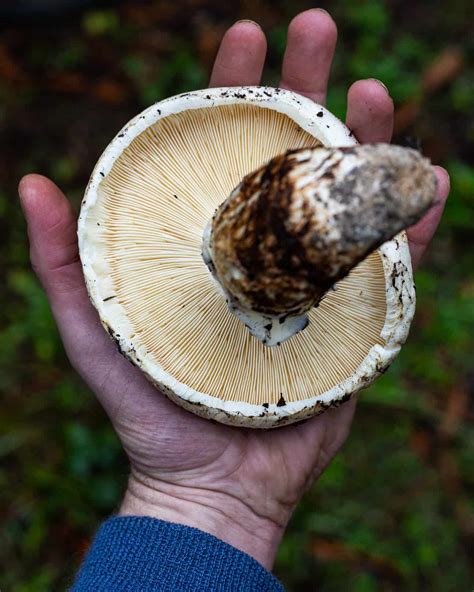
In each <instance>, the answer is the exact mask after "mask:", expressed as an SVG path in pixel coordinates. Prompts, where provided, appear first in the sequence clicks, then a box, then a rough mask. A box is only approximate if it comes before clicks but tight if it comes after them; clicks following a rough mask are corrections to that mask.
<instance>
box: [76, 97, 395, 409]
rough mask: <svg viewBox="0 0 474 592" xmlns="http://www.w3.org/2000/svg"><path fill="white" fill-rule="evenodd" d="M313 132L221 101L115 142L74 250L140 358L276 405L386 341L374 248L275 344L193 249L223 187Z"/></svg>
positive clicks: (321, 385) (345, 370) (208, 388)
mask: <svg viewBox="0 0 474 592" xmlns="http://www.w3.org/2000/svg"><path fill="white" fill-rule="evenodd" d="M317 145H319V142H318V140H317V139H315V138H314V137H312V136H311V135H310V134H309V133H307V132H305V131H304V130H303V129H302V128H301V127H300V126H299V125H298V124H297V123H295V121H293V120H292V119H291V118H290V117H288V116H286V115H284V114H282V113H279V112H277V111H275V110H273V109H265V108H262V107H260V106H259V105H255V104H231V105H224V106H219V107H213V108H202V109H192V110H186V111H182V112H180V113H178V114H175V115H170V116H167V117H165V118H162V119H159V120H158V121H157V122H156V123H154V124H153V125H150V126H149V127H148V128H147V129H145V130H144V131H143V132H141V133H140V134H138V135H137V136H136V137H135V138H134V139H133V140H132V141H131V142H130V143H129V144H128V145H127V146H126V148H124V149H123V151H121V153H120V155H119V156H118V157H117V159H116V160H115V161H114V163H113V166H112V167H111V169H110V171H109V172H108V173H107V175H106V176H105V178H104V179H102V180H101V181H100V185H99V186H98V189H97V200H96V202H95V205H94V207H93V208H90V209H89V210H88V213H87V221H86V227H85V230H84V232H83V236H85V237H86V239H87V251H86V252H84V249H83V255H82V256H83V259H84V261H86V262H87V254H88V253H91V256H90V259H91V261H92V263H91V265H93V266H94V270H95V274H96V277H97V281H96V282H95V283H94V287H93V288H92V289H93V290H94V294H98V290H100V306H101V307H103V309H104V310H105V311H106V312H105V313H103V314H102V318H104V317H105V318H107V319H110V320H107V324H108V326H112V327H113V332H114V337H115V338H116V339H117V340H118V341H119V342H120V343H122V344H126V347H127V350H126V351H127V352H128V355H129V356H130V357H131V358H133V359H134V360H135V362H136V363H137V364H138V365H142V364H143V363H144V360H146V361H147V364H148V366H147V368H152V365H154V367H157V368H159V369H160V372H161V371H163V372H165V373H166V375H167V376H171V377H172V378H173V380H176V381H178V382H179V384H185V385H187V387H188V388H189V389H193V392H199V393H206V394H208V395H209V396H212V397H216V398H218V399H219V400H220V401H223V402H233V401H235V402H238V401H245V402H246V403H248V404H254V405H263V404H265V405H270V406H272V405H277V404H278V403H282V402H286V403H291V402H296V401H303V400H306V399H308V398H311V397H315V396H317V395H318V394H322V393H325V392H327V391H329V390H330V389H332V388H334V385H337V384H339V383H341V382H342V381H344V380H346V379H347V377H348V376H351V375H353V374H354V372H355V371H356V370H357V368H358V367H359V366H360V365H361V364H362V362H363V361H364V359H366V357H367V355H368V353H369V352H370V351H371V349H372V348H373V347H374V346H377V345H380V346H383V345H384V344H385V341H384V338H383V337H382V336H381V333H382V330H383V327H384V323H385V320H386V313H387V302H386V288H385V285H386V280H385V272H384V266H383V262H382V258H381V256H380V254H379V253H377V252H376V253H373V254H372V255H370V256H369V257H368V258H367V259H366V260H364V261H363V263H361V264H360V265H359V266H357V267H356V268H355V269H353V270H352V272H351V273H350V274H349V275H348V276H347V277H346V278H344V279H343V280H342V281H340V282H339V283H338V285H337V289H336V291H334V292H329V293H328V294H327V296H326V297H325V298H323V300H322V301H321V303H320V305H319V307H318V308H314V309H312V310H310V311H309V313H308V314H309V319H310V324H309V326H308V327H307V329H305V331H302V332H300V333H299V334H298V335H296V336H295V337H294V338H293V339H290V340H288V341H286V342H285V343H283V344H282V345H281V346H280V347H274V348H267V347H265V346H264V345H263V344H262V343H261V342H260V341H258V340H257V339H255V338H254V337H252V336H251V335H250V334H249V332H248V330H247V329H246V328H245V326H244V324H243V323H242V322H240V321H239V320H238V319H237V317H235V316H234V315H232V314H229V311H228V307H227V305H226V302H225V299H224V298H222V293H221V291H220V290H219V288H218V287H217V285H216V282H215V281H214V279H213V278H212V276H211V274H210V273H209V271H208V269H207V267H206V265H205V264H204V262H203V259H202V256H201V246H202V235H203V230H204V228H205V226H206V224H207V222H208V220H209V219H211V217H212V215H213V213H214V212H215V210H216V208H218V207H219V206H220V204H221V202H222V200H223V197H225V196H226V195H229V194H230V193H231V191H232V190H233V188H235V187H236V186H237V185H238V183H239V182H240V181H241V179H242V178H243V177H244V176H245V175H247V174H248V173H250V172H252V171H254V170H256V169H258V168H259V167H261V166H262V165H263V164H264V163H266V162H267V161H268V160H270V159H271V158H272V157H274V156H277V155H278V154H282V153H284V152H286V151H287V150H289V149H297V148H303V147H312V146H317ZM86 274H89V272H88V271H87V268H86ZM89 275H90V274H89ZM90 289H91V288H90ZM95 299H96V300H97V299H98V296H95ZM120 340H123V341H120ZM123 347H124V345H122V348H123ZM150 372H151V370H150Z"/></svg>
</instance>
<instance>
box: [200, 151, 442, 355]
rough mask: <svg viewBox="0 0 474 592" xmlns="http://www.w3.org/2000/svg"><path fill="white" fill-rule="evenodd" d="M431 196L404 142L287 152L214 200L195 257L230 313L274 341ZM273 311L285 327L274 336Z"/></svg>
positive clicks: (428, 179)
mask: <svg viewBox="0 0 474 592" xmlns="http://www.w3.org/2000/svg"><path fill="white" fill-rule="evenodd" d="M435 197H436V176H435V175H434V173H433V171H432V168H431V166H430V163H429V161H428V160H427V159H425V158H423V157H422V156H421V154H420V153H419V152H417V151H415V150H412V149H408V148H402V147H400V146H393V145H389V144H373V145H362V146H353V147H349V148H333V149H328V148H321V147H317V148H305V149H301V150H294V151H289V152H287V153H286V154H283V155H281V156H277V157H275V158H273V159H272V160H271V161H270V162H268V163H267V164H266V165H264V166H263V167H261V168H260V169H258V170H257V171H255V172H253V173H251V174H249V175H247V176H246V177H245V178H244V179H243V180H242V182H241V183H240V184H239V185H238V186H237V187H236V189H235V190H234V191H233V192H232V193H231V195H230V196H229V197H228V198H227V199H226V201H225V202H224V203H223V204H222V205H221V206H220V208H219V209H218V210H217V211H216V213H215V215H214V217H213V219H212V221H211V224H210V228H208V230H207V235H206V236H205V238H204V247H203V256H204V259H205V261H206V263H207V264H208V266H209V267H210V269H211V271H212V273H213V274H214V276H215V277H216V279H217V280H218V281H219V283H220V285H221V286H222V288H223V289H224V292H225V293H226V295H227V296H228V303H229V308H230V309H231V310H232V312H234V313H235V314H237V316H239V317H240V318H241V319H242V320H243V321H244V322H246V324H247V325H249V328H250V330H251V331H252V332H253V333H254V335H256V336H257V337H259V338H260V339H262V341H263V342H264V343H265V342H266V343H267V344H269V345H270V344H275V343H278V342H279V341H281V340H283V339H286V338H288V337H289V336H291V335H290V334H294V333H295V332H296V331H298V330H301V329H302V328H304V326H305V324H306V323H307V320H306V315H305V313H306V312H307V311H308V310H309V309H310V308H311V307H313V306H317V304H318V303H319V301H320V300H321V298H322V297H323V296H324V294H325V293H326V292H327V291H328V290H329V289H331V287H332V286H333V285H334V284H335V282H337V281H339V280H341V279H342V278H343V277H345V276H346V275H347V274H348V273H349V271H350V270H351V269H352V268H353V267H355V266H356V265H357V264H358V263H359V262H360V261H361V260H363V259H364V258H365V257H366V256H367V255H368V254H369V253H371V252H372V251H374V250H375V249H376V248H377V247H379V246H380V245H381V244H382V243H384V242H386V241H387V240H389V239H391V238H393V237H394V236H395V235H396V234H397V233H398V232H400V231H401V230H402V229H403V228H406V227H407V226H410V225H412V224H414V223H415V222H417V221H418V220H419V219H420V218H421V217H422V215H423V214H424V213H425V212H426V210H427V209H428V208H429V207H430V205H431V204H432V203H433V201H434V199H435ZM257 319H260V321H261V322H260V323H259V322H257ZM262 319H263V320H262ZM266 319H267V320H268V319H270V320H269V321H268V322H266ZM275 319H278V320H279V324H280V325H283V324H286V325H288V326H287V327H286V328H285V330H284V331H283V333H284V334H283V335H282V334H281V331H280V332H279V336H278V338H277V337H275V336H274V335H272V329H273V321H274V320H275ZM282 319H283V321H284V322H283V321H282ZM288 320H289V321H290V323H289V324H288ZM270 321H271V322H272V327H271V328H270V330H269V331H266V332H265V331H263V330H262V328H264V327H265V323H266V325H267V327H268V326H269V324H270ZM255 322H256V323H257V325H258V324H260V325H261V327H260V329H258V330H253V329H254V324H255ZM290 325H292V326H291V327H290Z"/></svg>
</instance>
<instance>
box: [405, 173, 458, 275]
mask: <svg viewBox="0 0 474 592" xmlns="http://www.w3.org/2000/svg"><path fill="white" fill-rule="evenodd" d="M433 169H434V172H435V174H436V176H437V178H438V199H437V201H436V203H435V204H434V205H433V206H432V207H431V208H430V209H429V210H428V212H427V213H426V214H425V216H424V217H423V218H422V219H421V220H420V221H419V222H418V223H417V224H415V225H414V226H411V227H410V228H408V230H407V236H408V241H409V245H410V254H411V260H412V265H413V267H414V268H416V267H417V266H418V264H419V263H420V259H421V257H422V256H423V253H424V252H425V250H426V247H427V246H428V244H429V243H430V241H431V239H432V238H433V235H434V233H435V231H436V229H437V227H438V224H439V221H440V219H441V216H442V214H443V210H444V206H445V203H446V200H447V198H448V195H449V188H450V184H449V175H448V172H447V171H446V170H445V169H443V168H442V167H439V166H435V167H433Z"/></svg>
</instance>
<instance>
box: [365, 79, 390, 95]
mask: <svg viewBox="0 0 474 592" xmlns="http://www.w3.org/2000/svg"><path fill="white" fill-rule="evenodd" d="M367 80H373V81H374V82H377V84H380V86H381V87H382V88H384V89H385V92H386V93H387V94H389V92H388V88H387V87H386V86H385V84H384V83H383V82H382V81H381V80H379V79H378V78H368V79H367Z"/></svg>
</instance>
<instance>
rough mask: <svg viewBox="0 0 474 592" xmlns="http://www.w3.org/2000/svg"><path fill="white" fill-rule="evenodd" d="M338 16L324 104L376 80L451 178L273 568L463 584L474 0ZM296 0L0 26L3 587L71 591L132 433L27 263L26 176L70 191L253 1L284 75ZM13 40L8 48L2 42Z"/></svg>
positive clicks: (470, 477)
mask: <svg viewBox="0 0 474 592" xmlns="http://www.w3.org/2000/svg"><path fill="white" fill-rule="evenodd" d="M321 4H322V6H324V7H326V8H328V9H329V10H330V11H331V13H332V14H333V16H334V17H335V19H336V21H337V22H338V25H339V33H340V43H339V47H338V50H337V55H336V59H335V65H334V70H333V74H332V84H331V88H330V92H329V107H330V108H331V109H332V110H333V111H334V112H335V113H336V114H337V115H339V116H340V117H343V116H344V111H345V104H346V91H347V87H348V85H349V84H350V83H351V82H353V81H354V80H356V79H358V78H366V77H376V78H380V79H381V80H382V81H383V82H384V83H385V84H386V85H387V86H388V87H389V88H390V92H391V94H392V96H393V98H394V100H395V103H396V106H397V109H398V110H399V112H401V111H402V109H403V107H404V106H406V104H407V103H408V104H410V103H412V104H413V103H414V104H417V105H418V106H419V110H418V112H417V115H416V116H415V117H414V118H413V119H412V121H409V122H408V123H407V124H406V125H405V126H404V127H403V128H401V129H399V134H398V136H397V138H396V139H397V140H398V141H402V142H405V141H406V142H408V141H410V142H411V141H412V140H413V138H415V140H416V141H418V140H419V141H420V142H421V145H422V147H423V149H424V150H425V152H426V153H427V154H429V155H430V156H432V157H433V158H435V159H437V160H440V164H443V165H444V166H446V167H447V168H448V170H449V171H450V173H451V177H452V193H451V197H450V199H449V201H448V205H447V208H446V213H445V216H444V220H443V222H442V224H441V227H440V230H439V232H438V234H437V236H436V238H435V240H434V242H433V245H432V248H431V251H430V254H429V255H428V256H427V258H426V260H425V263H424V265H423V267H422V269H421V270H420V271H419V272H418V273H417V287H418V312H417V317H416V320H415V323H414V327H413V330H412V333H411V336H410V338H409V341H408V343H407V344H406V346H405V348H404V350H403V353H402V354H401V355H400V357H399V359H398V360H397V362H396V363H395V364H394V366H393V367H392V368H391V369H390V371H389V372H388V373H387V374H386V375H385V376H384V377H383V378H381V379H380V380H379V381H378V382H377V383H376V384H375V385H374V386H373V387H372V388H371V389H369V390H368V391H366V392H365V393H363V394H362V395H361V397H360V403H359V410H358V414H357V417H356V420H355V424H354V429H353V431H352V434H351V436H350V439H349V441H348V443H347V444H346V446H345V448H344V450H343V451H342V453H341V454H340V455H339V456H338V457H337V458H336V460H335V461H334V462H333V463H332V465H331V466H330V467H329V469H328V470H327V471H326V473H325V474H324V475H323V476H322V478H321V479H320V480H319V482H318V483H317V484H316V485H315V486H314V487H313V489H312V490H311V491H310V492H309V493H308V494H307V495H306V496H305V498H304V500H303V501H302V503H301V505H300V506H299V508H298V510H297V512H296V514H295V516H294V518H293V520H292V522H291V525H290V528H289V530H288V533H287V535H286V537H285V539H284V541H283V543H282V545H281V548H280V552H279V556H278V562H277V565H276V572H277V574H278V576H279V577H280V578H281V579H282V580H283V582H284V583H285V584H286V586H287V588H288V590H290V591H291V590H293V591H296V590H297V591H305V590H316V589H321V590H324V591H325V592H332V591H340V590H354V591H356V592H372V591H379V590H380V591H382V590H383V591H389V592H390V591H392V590H393V591H396V590H406V591H411V590H413V591H415V590H423V591H424V590H431V591H433V592H436V591H440V592H445V591H447V590H469V589H471V588H472V583H473V573H472V557H469V552H470V550H471V552H472V548H474V507H473V502H472V500H473V499H474V496H473V494H474V472H473V466H474V428H473V423H472V422H473V418H474V407H473V403H472V394H473V391H474V367H473V364H472V355H473V352H474V347H473V346H474V337H473V336H474V305H473V299H474V275H473V272H472V270H473V269H474V250H473V243H474V238H473V232H474V170H473V168H472V163H471V162H469V160H468V158H469V155H472V153H473V144H474V118H473V117H472V112H473V107H474V99H473V97H474V82H473V81H474V76H473V74H474V67H473V62H474V60H473V55H474V43H473V40H472V36H471V37H468V32H469V29H468V24H467V19H466V18H465V15H467V14H468V11H469V8H470V3H469V2H468V1H467V0H453V1H452V2H451V3H450V10H446V7H443V5H442V3H439V2H435V3H433V2H418V3H413V2H408V1H407V0H397V2H393V3H392V2H390V3H389V2H388V1H383V0H360V1H357V2H345V1H343V0H338V1H335V2H332V3H331V4H330V5H329V3H324V2H323V3H321ZM308 7H309V4H308V3H307V2H304V1H296V2H292V3H289V2H284V1H283V0H279V1H277V2H269V1H266V0H265V1H262V2H260V3H256V4H255V6H253V7H251V6H250V5H249V3H241V4H238V3H236V4H235V5H232V6H231V5H229V6H222V5H221V3H217V2H212V1H207V2H205V1H199V0H198V1H196V0H194V1H193V2H191V1H186V0H180V1H176V2H174V3H172V4H171V3H168V4H167V3H160V2H157V1H152V0H150V1H147V2H140V3H134V2H131V1H129V2H121V3H119V4H118V6H117V8H106V9H103V8H97V9H92V10H89V11H88V12H86V13H85V14H83V15H82V17H81V18H79V19H76V20H74V21H71V20H68V21H65V22H64V24H63V25H61V26H59V27H58V26H57V24H56V23H53V24H51V26H49V27H48V26H47V25H44V23H43V24H42V25H41V27H38V26H36V25H35V23H25V24H24V25H15V26H13V25H12V26H11V27H6V28H4V30H3V32H2V38H1V39H0V50H2V53H1V55H2V56H3V58H2V59H3V61H2V62H1V64H0V99H1V100H0V103H1V107H0V137H1V138H2V144H4V145H5V147H6V148H7V149H6V150H5V154H4V157H3V162H2V164H1V165H0V229H1V240H2V249H1V251H0V270H1V273H2V282H1V286H2V287H1V290H0V298H1V313H0V315H1V316H0V319H1V322H0V389H1V392H2V411H1V413H0V458H1V461H2V462H1V468H0V501H1V506H2V508H3V511H2V522H3V525H2V535H1V537H2V539H1V543H0V563H1V565H2V569H1V572H2V576H0V578H1V579H0V588H1V590H2V591H5V592H6V591H8V590H15V591H20V592H30V591H31V592H42V591H50V590H62V589H64V588H65V587H66V586H67V584H68V582H70V580H71V578H72V575H73V573H74V571H75V569H76V568H77V565H78V563H79V562H80V558H81V556H82V554H83V552H84V551H85V549H86V547H87V544H88V542H89V540H90V536H91V534H92V533H93V532H94V530H95V528H96V527H97V524H98V523H99V521H100V520H101V519H103V518H105V517H106V516H107V515H109V514H110V513H111V512H113V511H114V508H115V507H116V506H117V504H118V502H119V500H120V496H121V492H122V490H123V487H124V484H125V481H126V478H127V470H128V467H127V463H126V460H125V458H124V456H123V453H122V452H121V448H120V445H119V443H118V441H117V439H116V437H115V435H114V433H113V432H112V430H111V428H110V427H109V424H108V422H107V419H106V418H105V416H104V414H103V412H102V410H101V409H100V408H99V406H98V404H97V403H96V402H95V400H94V398H93V396H92V394H91V393H90V392H89V391H88V389H87V388H86V387H85V386H84V385H83V384H82V382H81V381H80V379H79V378H78V377H77V376H76V375H75V373H74V372H73V371H72V370H71V368H70V367H69V365H68V362H67V360H66V358H65V355H64V352H63V350H62V346H61V343H60V340H59V337H58V335H57V332H56V329H55V326H54V322H53V320H52V316H51V313H50V311H49V308H48V304H47V301H46V299H45V296H44V294H43V292H42V290H41V288H40V286H39V284H38V283H37V281H36V279H35V278H34V276H33V274H32V271H31V270H30V267H29V263H28V247H27V241H26V235H25V232H26V231H25V226H24V222H23V219H22V216H21V212H20V210H19V206H18V202H17V201H16V198H15V194H16V183H17V181H18V179H19V177H20V176H21V175H22V174H24V173H26V172H29V171H32V170H38V171H41V172H43V173H45V174H47V175H50V176H52V177H53V178H54V179H55V180H56V181H57V182H58V183H60V184H61V185H62V186H63V187H64V188H65V190H67V191H68V194H69V195H70V197H71V199H72V201H73V202H74V203H75V204H76V205H77V204H78V202H79V200H80V197H81V193H82V191H83V187H84V186H85V183H86V181H87V177H88V174H89V173H90V171H91V170H92V167H93V164H94V162H95V160H96V159H97V157H98V156H99V154H100V152H101V151H102V149H103V148H104V146H105V145H106V144H107V142H108V141H109V140H110V138H111V137H112V136H113V135H114V134H115V133H116V131H117V129H119V128H120V127H121V126H122V124H123V123H124V122H125V121H127V120H128V119H129V118H130V117H131V116H132V115H134V114H135V113H136V112H137V111H138V110H140V109H141V108H142V107H143V106H145V105H148V104H149V103H151V102H153V101H156V100H158V99H161V98H164V97H166V96H168V95H171V94H176V93H178V92H181V91H185V90H189V89H192V88H197V87H203V86H205V85H206V80H207V76H208V72H209V69H210V66H211V62H212V57H213V55H214V53H215V50H216V47H217V42H218V39H219V37H220V36H221V35H222V33H223V31H224V30H225V28H226V27H227V26H229V25H230V24H231V23H232V22H233V21H234V20H236V19H238V18H254V19H255V20H257V21H259V22H260V23H261V24H262V26H263V27H264V29H265V31H266V33H267V36H268V40H269V55H268V67H267V71H266V73H265V78H266V81H267V82H269V83H271V84H277V83H278V68H279V64H280V60H281V57H282V54H283V51H284V47H285V40H286V27H287V23H288V22H289V20H290V18H291V17H292V16H294V15H295V14H296V13H297V12H298V11H299V10H301V9H304V8H308ZM452 46H457V47H458V48H460V49H461V52H462V54H463V60H464V61H463V66H462V67H460V68H459V71H457V72H455V73H454V74H453V75H452V76H451V77H448V78H447V79H446V80H441V83H440V84H439V87H438V88H437V89H436V90H435V91H432V92H430V93H427V92H426V88H425V87H424V86H423V85H424V82H423V81H424V74H425V73H426V71H427V70H429V68H430V67H431V66H432V64H433V62H436V60H437V57H438V56H439V54H440V53H442V52H443V51H444V50H446V49H449V48H452ZM5 56H7V58H5Z"/></svg>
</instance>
